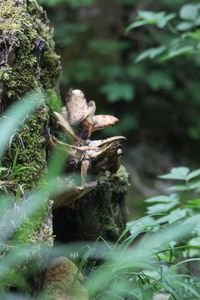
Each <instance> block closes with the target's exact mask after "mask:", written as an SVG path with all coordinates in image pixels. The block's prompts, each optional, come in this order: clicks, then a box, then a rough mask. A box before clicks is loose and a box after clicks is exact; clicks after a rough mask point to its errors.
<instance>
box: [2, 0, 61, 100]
mask: <svg viewBox="0 0 200 300" xmlns="http://www.w3.org/2000/svg"><path fill="white" fill-rule="evenodd" d="M27 2H28V3H27V5H28V6H27V7H26V6H25V5H24V6H23V5H20V4H18V5H17V4H16V1H15V0H1V2H0V45H1V50H0V54H2V55H5V53H6V55H5V57H6V59H5V61H4V63H3V64H2V66H1V68H0V81H2V82H3V90H4V97H7V98H8V99H10V100H16V99H18V98H20V97H21V96H23V95H24V94H25V93H27V92H29V91H31V90H34V89H37V88H44V89H49V88H52V87H54V86H55V83H56V81H57V80H58V77H59V75H60V62H59V57H58V55H57V54H56V53H55V44H54V41H53V30H52V28H50V26H49V24H48V22H47V20H46V15H45V13H44V11H43V9H42V8H41V7H40V6H39V5H38V4H37V2H36V1H34V0H29V1H27Z"/></svg>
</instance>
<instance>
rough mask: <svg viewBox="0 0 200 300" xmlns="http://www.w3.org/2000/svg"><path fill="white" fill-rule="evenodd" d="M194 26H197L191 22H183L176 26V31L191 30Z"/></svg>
mask: <svg viewBox="0 0 200 300" xmlns="http://www.w3.org/2000/svg"><path fill="white" fill-rule="evenodd" d="M194 26H195V25H194V24H193V23H191V22H181V23H179V24H178V25H177V26H176V29H177V30H180V31H185V30H188V29H191V28H192V27H194Z"/></svg>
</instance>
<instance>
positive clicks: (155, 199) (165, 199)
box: [146, 194, 179, 203]
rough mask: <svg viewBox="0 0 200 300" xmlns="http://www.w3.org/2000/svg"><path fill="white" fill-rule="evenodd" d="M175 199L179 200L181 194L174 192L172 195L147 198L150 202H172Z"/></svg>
mask: <svg viewBox="0 0 200 300" xmlns="http://www.w3.org/2000/svg"><path fill="white" fill-rule="evenodd" d="M173 201H179V196H178V195H177V194H172V195H170V196H166V195H160V196H156V197H151V198H149V199H147V200H146V202H148V203H170V202H173Z"/></svg>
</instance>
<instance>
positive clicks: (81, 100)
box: [66, 90, 96, 126]
mask: <svg viewBox="0 0 200 300" xmlns="http://www.w3.org/2000/svg"><path fill="white" fill-rule="evenodd" d="M66 108H67V113H68V122H69V124H70V125H72V126H76V125H79V124H80V123H81V122H82V121H83V120H84V119H85V118H87V117H88V116H89V115H94V113H95V110H96V105H95V102H94V101H90V102H89V103H87V100H86V98H85V95H84V93H83V92H82V91H81V90H69V93H68V97H67V102H66Z"/></svg>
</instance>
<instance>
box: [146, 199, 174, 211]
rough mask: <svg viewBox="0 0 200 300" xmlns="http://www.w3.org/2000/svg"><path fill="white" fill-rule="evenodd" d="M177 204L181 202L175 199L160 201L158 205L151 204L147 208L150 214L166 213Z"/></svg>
mask: <svg viewBox="0 0 200 300" xmlns="http://www.w3.org/2000/svg"><path fill="white" fill-rule="evenodd" d="M177 204H179V200H178V199H177V200H175V201H173V202H170V203H159V204H156V205H152V206H149V207H148V208H147V212H148V214H158V213H165V212H167V211H169V210H171V209H172V208H173V207H175V206H176V205H177Z"/></svg>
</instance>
